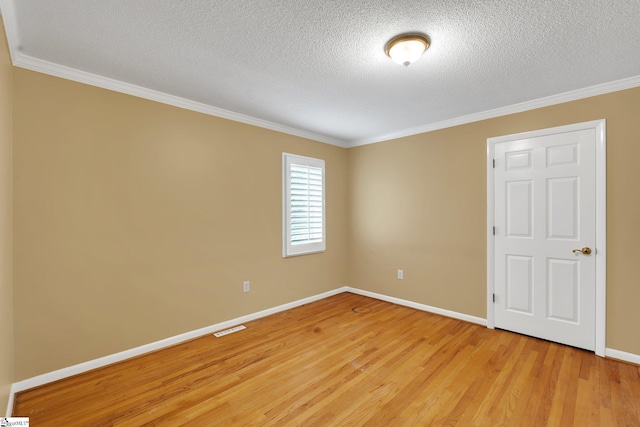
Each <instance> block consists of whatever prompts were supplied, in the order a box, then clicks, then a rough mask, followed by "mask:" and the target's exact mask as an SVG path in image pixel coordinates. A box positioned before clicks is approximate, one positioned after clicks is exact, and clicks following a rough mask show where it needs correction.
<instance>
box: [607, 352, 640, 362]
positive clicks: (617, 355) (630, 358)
mask: <svg viewBox="0 0 640 427" xmlns="http://www.w3.org/2000/svg"><path fill="white" fill-rule="evenodd" d="M604 354H605V356H606V357H611V358H612V359H618V360H622V361H623V362H629V363H635V364H636V365H640V354H633V353H627V352H626V351H620V350H614V349H612V348H607V349H605V351H604Z"/></svg>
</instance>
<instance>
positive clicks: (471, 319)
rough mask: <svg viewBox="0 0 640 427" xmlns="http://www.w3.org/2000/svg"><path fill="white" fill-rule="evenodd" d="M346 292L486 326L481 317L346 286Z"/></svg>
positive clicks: (485, 321)
mask: <svg viewBox="0 0 640 427" xmlns="http://www.w3.org/2000/svg"><path fill="white" fill-rule="evenodd" d="M347 291H348V292H353V293H354V294H358V295H364V296H366V297H371V298H375V299H379V300H382V301H387V302H391V303H393V304H398V305H403V306H405V307H411V308H415V309H416V310H421V311H427V312H429V313H434V314H439V315H441V316H446V317H452V318H454V319H458V320H464V321H465V322H471V323H477V324H478V325H482V326H487V319H483V318H481V317H475V316H470V315H468V314H463V313H458V312H456V311H450V310H445V309H443V308H438V307H432V306H430V305H425V304H420V303H417V302H413V301H408V300H404V299H400V298H395V297H390V296H387V295H382V294H377V293H375V292H369V291H363V290H362V289H357V288H351V287H349V286H347Z"/></svg>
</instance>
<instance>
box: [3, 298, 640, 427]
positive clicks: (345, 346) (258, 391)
mask: <svg viewBox="0 0 640 427" xmlns="http://www.w3.org/2000/svg"><path fill="white" fill-rule="evenodd" d="M246 326H247V329H246V330H244V331H241V332H237V333H234V334H231V335H227V336H225V337H223V338H215V337H213V336H211V335H209V336H205V337H202V338H199V339H196V340H193V341H189V342H187V343H184V344H181V345H177V346H174V347H171V348H168V349H165V350H161V351H158V352H155V353H152V354H148V355H145V356H141V357H137V358H135V359H131V360H128V361H125V362H121V363H118V364H114V365H111V366H108V367H105V368H101V369H98V370H95V371H92V372H88V373H85V374H82V375H78V376H76V377H73V378H69V379H66V380H62V381H58V382H56V383H52V384H49V385H45V386H42V387H39V388H36V389H32V390H28V391H25V392H22V393H19V394H18V395H17V396H16V406H15V410H14V416H18V415H19V416H28V417H30V421H31V425H32V426H76V425H77V426H107V425H123V426H125V425H126V426H142V425H168V426H181V425H190V426H242V425H249V426H285V425H290V426H346V425H349V426H360V425H366V426H441V425H447V426H453V425H459V426H474V425H486V426H498V425H506V426H527V425H530V426H545V425H550V426H572V425H574V426H581V427H582V426H607V427H608V426H618V425H619V426H639V425H640V367H638V366H634V365H630V364H625V363H621V362H617V361H613V360H606V359H602V358H599V357H597V356H595V355H594V354H592V353H589V352H586V351H582V350H577V349H574V348H570V347H565V346H561V345H557V344H553V343H549V342H546V341H541V340H537V339H533V338H528V337H525V336H521V335H516V334H513V333H509V332H504V331H493V330H489V329H486V328H484V327H481V326H478V325H473V324H470V323H465V322H461V321H457V320H453V319H449V318H445V317H441V316H437V315H433V314H429V313H424V312H421V311H416V310H413V309H410V308H406V307H401V306H397V305H393V304H389V303H386V302H382V301H378V300H373V299H369V298H366V297H362V296H358V295H353V294H349V293H344V294H340V295H337V296H334V297H331V298H327V299H325V300H322V301H319V302H315V303H312V304H308V305H305V306H302V307H298V308H295V309H292V310H289V311H287V312H283V313H280V314H275V315H273V316H270V317H267V318H264V319H260V320H256V321H253V322H249V323H246Z"/></svg>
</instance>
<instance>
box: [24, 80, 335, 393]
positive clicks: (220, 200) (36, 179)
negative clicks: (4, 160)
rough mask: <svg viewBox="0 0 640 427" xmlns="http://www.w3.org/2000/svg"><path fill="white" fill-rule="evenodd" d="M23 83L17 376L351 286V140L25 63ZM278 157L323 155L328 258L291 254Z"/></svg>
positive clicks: (91, 357)
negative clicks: (342, 142) (245, 285)
mask: <svg viewBox="0 0 640 427" xmlns="http://www.w3.org/2000/svg"><path fill="white" fill-rule="evenodd" d="M14 93H15V97H14V180H15V183H14V209H15V216H14V217H15V222H14V234H15V248H14V250H15V263H14V271H15V301H16V302H15V313H16V315H15V334H16V337H15V346H16V347H15V351H16V366H15V375H14V379H15V380H16V381H18V380H22V379H25V378H28V377H32V376H34V375H38V374H42V373H46V372H49V371H52V370H55V369H59V368H64V367H67V366H70V365H73V364H76V363H79V362H83V361H87V360H91V359H94V358H97V357H100V356H105V355H108V354H112V353H115V352H118V351H121V350H125V349H129V348H132V347H135V346H139V345H142V344H146V343H149V342H153V341H156V340H160V339H164V338H167V337H170V336H173V335H176V334H180V333H183V332H187V331H191V330H194V329H197V328H201V327H204V326H208V325H211V324H214V323H216V322H220V321H225V320H229V319H232V318H235V317H238V316H241V315H245V314H249V313H253V312H256V311H259V310H263V309H266V308H270V307H274V306H277V305H280V304H284V303H287V302H291V301H294V300H297V299H300V298H304V297H308V296H312V295H316V294H319V293H322V292H325V291H328V290H332V289H335V288H337V287H339V286H344V285H345V284H346V280H347V264H346V259H347V241H346V236H347V229H346V221H347V199H346V197H347V192H346V187H345V185H344V184H345V182H346V180H347V176H346V173H347V169H346V167H347V151H346V150H345V149H342V148H339V147H334V146H330V145H327V144H323V143H319V142H313V141H309V140H305V139H302V138H298V137H294V136H290V135H284V134H281V133H278V132H273V131H269V130H265V129H261V128H257V127H253V126H248V125H245V124H240V123H235V122H232V121H228V120H224V119H219V118H215V117H211V116H207V115H204V114H199V113H194V112H191V111H187V110H182V109H179V108H175V107H171V106H167V105H163V104H159V103H155V102H151V101H147V100H143V99H139V98H134V97H131V96H127V95H123V94H119V93H115V92H111V91H107V90H103V89H99V88H95V87H91V86H86V85H82V84H79V83H75V82H72V81H67V80H63V79H58V78H54V77H50V76H46V75H43V74H38V73H34V72H30V71H26V70H22V69H15V70H14ZM282 152H290V153H295V154H301V155H305V156H312V157H318V158H323V159H325V161H326V174H327V178H326V180H327V181H326V185H327V224H328V234H327V251H326V252H325V253H322V254H314V255H307V256H300V257H295V258H288V259H283V258H282V243H281V242H282V237H281V229H282V217H281V214H282V202H281V200H282V198H281V192H282V184H281V182H282V177H281V163H282ZM243 280H250V281H251V292H249V293H243V292H242V281H243Z"/></svg>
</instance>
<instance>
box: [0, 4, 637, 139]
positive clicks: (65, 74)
mask: <svg viewBox="0 0 640 427" xmlns="http://www.w3.org/2000/svg"><path fill="white" fill-rule="evenodd" d="M14 1H15V0H0V15H1V16H2V19H3V21H4V26H5V31H6V34H7V41H8V44H9V52H10V54H11V60H12V62H13V65H14V66H16V67H21V68H25V69H28V70H32V71H37V72H40V73H44V74H49V75H52V76H56V77H60V78H63V79H68V80H73V81H77V82H80V83H85V84H88V85H92V86H97V87H100V88H103V89H109V90H113V91H116V92H121V93H125V94H128V95H133V96H136V97H139V98H145V99H149V100H151V101H156V102H161V103H163V104H168V105H172V106H175V107H179V108H184V109H187V110H192V111H197V112H199V113H203V114H208V115H211V116H215V117H220V118H223V119H228V120H233V121H235V122H240V123H245V124H248V125H252V126H257V127H261V128H265V129H269V130H273V131H276V132H281V133H285V134H289V135H294V136H298V137H301V138H306V139H310V140H313V141H318V142H323V143H325V144H330V145H335V146H338V147H343V148H352V147H358V146H361V145H368V144H375V143H378V142H384V141H389V140H393V139H398V138H403V137H407V136H413V135H417V134H421V133H426V132H432V131H435V130H440V129H446V128H450V127H454V126H460V125H464V124H468V123H473V122H478V121H481V120H487V119H493V118H496V117H501V116H506V115H509V114H515V113H521V112H524V111H529V110H534V109H537V108H542V107H548V106H551V105H557V104H562V103H565V102H570V101H576V100H579V99H583V98H589V97H592V96H598V95H604V94H607V93H611V92H617V91H620V90H625V89H631V88H634V87H638V86H640V75H638V76H634V77H629V78H626V79H621V80H616V81H613V82H608V83H603V84H599V85H595V86H590V87H586V88H582V89H577V90H573V91H569V92H564V93H560V94H557V95H552V96H548V97H544V98H539V99H535V100H531V101H525V102H521V103H518V104H513V105H509V106H505V107H500V108H496V109H492V110H487V111H482V112H479V113H473V114H469V115H466V116H460V117H454V118H451V119H447V120H443V121H440V122H436V123H429V124H426V125H421V126H416V127H411V128H407V129H404V130H400V131H397V132H391V133H387V134H382V135H378V136H374V137H371V138H364V139H356V140H350V141H345V140H340V139H337V138H331V137H329V136H326V135H321V134H317V133H314V132H309V131H305V130H302V129H297V128H293V127H289V126H284V125H281V124H278V123H274V122H270V121H268V120H263V119H259V118H256V117H251V116H247V115H245V114H240V113H236V112H233V111H229V110H225V109H222V108H217V107H214V106H211V105H208V104H204V103H201V102H196V101H192V100H189V99H186V98H181V97H178V96H174V95H169V94H167V93H164V92H160V91H156V90H153V89H148V88H145V87H142V86H137V85H133V84H130V83H126V82H122V81H119V80H115V79H111V78H108V77H104V76H100V75H97V74H92V73H88V72H85V71H81V70H77V69H74V68H70V67H66V66H63V65H59V64H55V63H53V62H49V61H44V60H41V59H38V58H34V57H31V56H28V55H25V54H24V53H22V52H21V50H22V49H21V46H20V43H19V40H18V29H17V22H16V15H15V9H14Z"/></svg>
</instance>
